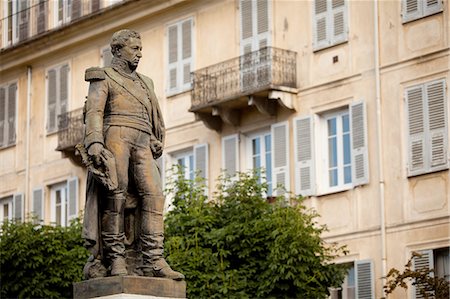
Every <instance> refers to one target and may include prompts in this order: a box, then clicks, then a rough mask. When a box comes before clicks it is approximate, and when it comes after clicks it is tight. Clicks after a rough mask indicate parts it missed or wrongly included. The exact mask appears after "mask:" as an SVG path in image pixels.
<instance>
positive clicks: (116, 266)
mask: <svg viewBox="0 0 450 299" xmlns="http://www.w3.org/2000/svg"><path fill="white" fill-rule="evenodd" d="M121 129H122V128H121V127H118V126H112V127H111V128H109V130H108V132H107V135H106V138H105V146H106V148H107V149H108V150H109V151H111V153H112V154H113V155H114V158H115V161H116V170H117V177H118V182H119V185H118V188H117V189H116V190H114V191H111V192H108V196H107V200H106V202H105V204H104V210H103V215H102V240H103V248H104V252H105V258H106V260H107V262H109V263H110V264H111V275H112V276H116V275H126V274H127V268H126V262H125V244H124V241H125V232H124V207H125V192H126V190H127V186H128V166H129V159H130V145H129V144H128V143H127V142H124V140H122V138H121V137H120V136H121V134H120V131H121Z"/></svg>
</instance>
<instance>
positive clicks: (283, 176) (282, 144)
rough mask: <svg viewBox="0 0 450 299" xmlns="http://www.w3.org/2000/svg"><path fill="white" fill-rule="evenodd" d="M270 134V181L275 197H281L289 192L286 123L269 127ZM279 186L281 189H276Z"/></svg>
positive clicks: (287, 130)
mask: <svg viewBox="0 0 450 299" xmlns="http://www.w3.org/2000/svg"><path fill="white" fill-rule="evenodd" d="M271 133H272V151H273V159H272V171H273V174H272V181H273V186H274V190H275V192H274V193H275V195H276V196H279V195H283V194H284V193H285V190H286V191H290V186H289V181H290V179H289V126H288V122H281V123H277V124H274V125H272V126H271ZM277 186H281V187H282V188H284V189H285V190H283V189H280V188H278V189H276V188H277Z"/></svg>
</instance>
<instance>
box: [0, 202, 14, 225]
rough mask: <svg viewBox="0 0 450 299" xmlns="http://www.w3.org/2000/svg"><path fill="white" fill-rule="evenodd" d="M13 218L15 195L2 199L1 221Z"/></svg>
mask: <svg viewBox="0 0 450 299" xmlns="http://www.w3.org/2000/svg"><path fill="white" fill-rule="evenodd" d="M12 219H13V196H7V197H4V198H2V199H0V223H2V222H3V221H5V220H12Z"/></svg>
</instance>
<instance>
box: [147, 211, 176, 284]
mask: <svg viewBox="0 0 450 299" xmlns="http://www.w3.org/2000/svg"><path fill="white" fill-rule="evenodd" d="M163 224H164V222H163V218H162V213H155V212H149V211H142V230H141V236H140V239H141V245H142V259H143V272H144V275H145V276H150V277H163V278H169V279H173V280H183V279H184V275H183V274H181V273H180V272H177V271H174V270H172V268H170V266H169V264H167V262H166V260H165V259H164V255H163V254H164V230H163Z"/></svg>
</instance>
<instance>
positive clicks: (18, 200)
mask: <svg viewBox="0 0 450 299" xmlns="http://www.w3.org/2000/svg"><path fill="white" fill-rule="evenodd" d="M13 205H14V207H13V211H14V215H13V218H14V219H16V220H19V221H22V220H23V193H16V194H14V200H13Z"/></svg>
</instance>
